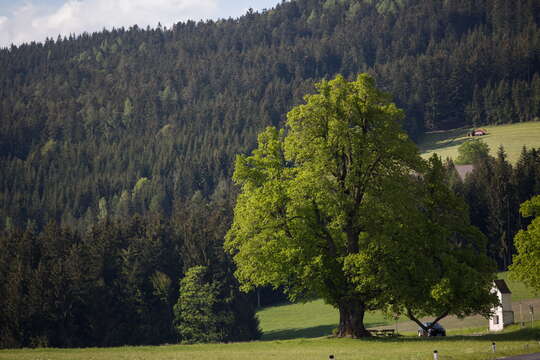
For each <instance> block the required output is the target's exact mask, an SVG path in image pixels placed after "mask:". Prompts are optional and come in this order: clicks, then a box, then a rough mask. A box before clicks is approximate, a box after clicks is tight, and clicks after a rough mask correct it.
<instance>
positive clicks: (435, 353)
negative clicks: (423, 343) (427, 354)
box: [433, 350, 439, 360]
mask: <svg viewBox="0 0 540 360" xmlns="http://www.w3.org/2000/svg"><path fill="white" fill-rule="evenodd" d="M433 360H439V352H438V351H437V350H435V351H433Z"/></svg>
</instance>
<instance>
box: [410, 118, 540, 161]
mask: <svg viewBox="0 0 540 360" xmlns="http://www.w3.org/2000/svg"><path fill="white" fill-rule="evenodd" d="M485 128H486V129H487V130H488V134H487V135H485V136H481V137H475V139H481V140H482V141H484V142H485V143H487V144H488V145H489V148H490V153H491V155H495V154H496V152H497V149H498V148H499V147H500V146H501V145H502V146H503V147H504V149H505V151H506V153H507V155H508V160H509V161H510V162H511V163H514V164H515V163H516V162H517V160H518V159H519V155H520V154H521V151H522V150H523V147H524V146H526V147H527V148H529V149H530V148H540V122H527V123H519V124H509V125H497V126H487V127H485ZM469 132H470V128H461V129H454V130H447V131H436V132H428V133H426V134H425V135H424V136H423V137H422V140H421V141H420V142H419V145H418V146H419V147H420V151H421V153H422V156H423V157H425V158H427V157H429V156H431V154H434V153H436V154H438V155H439V156H441V157H442V158H443V159H446V158H451V159H455V158H457V155H458V152H457V150H458V148H459V146H460V145H461V144H463V143H464V142H465V141H469V140H471V139H472V138H471V137H469V136H467V133H469Z"/></svg>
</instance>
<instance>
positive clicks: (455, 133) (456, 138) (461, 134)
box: [422, 129, 470, 152]
mask: <svg viewBox="0 0 540 360" xmlns="http://www.w3.org/2000/svg"><path fill="white" fill-rule="evenodd" d="M469 131H470V130H469V129H454V130H450V131H445V132H444V133H441V134H440V135H439V136H433V137H432V139H431V140H430V142H429V143H424V144H422V151H426V152H427V151H434V150H438V149H441V148H446V147H449V146H459V145H461V144H463V143H464V142H466V141H468V140H470V138H466V136H467V133H468V132H469Z"/></svg>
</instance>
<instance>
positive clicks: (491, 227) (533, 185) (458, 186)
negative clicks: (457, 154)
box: [446, 140, 540, 271]
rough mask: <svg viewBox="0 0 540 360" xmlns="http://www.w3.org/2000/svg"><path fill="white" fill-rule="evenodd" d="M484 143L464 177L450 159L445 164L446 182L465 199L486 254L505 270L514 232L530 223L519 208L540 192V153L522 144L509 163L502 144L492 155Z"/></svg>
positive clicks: (512, 250)
mask: <svg viewBox="0 0 540 360" xmlns="http://www.w3.org/2000/svg"><path fill="white" fill-rule="evenodd" d="M475 142H479V143H481V141H478V140H476V141H475ZM484 145H485V146H480V147H478V148H477V149H476V150H475V151H476V152H475V153H474V155H473V156H472V158H470V159H471V162H472V164H473V166H474V168H473V169H474V170H473V171H472V172H471V173H470V174H468V175H467V176H466V177H465V179H462V178H461V177H460V176H459V175H458V174H457V172H456V170H455V165H454V163H453V162H452V161H448V162H447V164H446V166H447V167H448V169H449V175H448V177H449V183H450V184H451V187H452V189H453V190H454V191H455V192H456V193H457V194H459V195H461V196H462V197H463V198H464V199H465V201H466V203H467V205H468V207H469V213H470V218H471V222H472V224H473V225H475V226H476V227H478V228H479V229H480V230H481V231H482V232H483V233H484V234H485V235H486V236H487V238H488V248H487V251H488V254H489V256H490V257H491V258H492V259H494V260H495V261H496V262H497V267H498V269H499V270H501V271H505V270H507V269H508V267H509V265H510V264H511V263H512V255H514V254H515V252H516V249H515V246H514V237H515V235H516V234H517V233H518V231H519V230H521V229H525V228H526V227H527V226H528V225H529V222H530V221H529V220H527V219H525V218H523V217H521V216H520V212H519V207H520V205H521V204H522V203H524V202H525V201H527V200H529V199H531V198H532V197H533V196H535V195H538V194H540V153H539V149H535V148H531V149H527V148H526V147H524V148H523V150H522V152H521V155H520V157H519V160H518V162H517V163H516V164H515V165H512V164H511V163H510V162H508V160H507V157H506V153H505V151H504V147H503V146H501V147H499V149H497V150H496V153H495V154H494V155H492V154H490V151H489V148H488V147H487V145H486V144H484ZM479 149H483V150H481V151H480V150H479Z"/></svg>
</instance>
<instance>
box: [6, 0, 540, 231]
mask: <svg viewBox="0 0 540 360" xmlns="http://www.w3.org/2000/svg"><path fill="white" fill-rule="evenodd" d="M539 24H540V4H539V3H538V2H536V1H528V0H519V1H513V0H496V1H485V0H475V1H463V0H449V1H435V2H432V1H421V0H400V1H390V0H380V1H367V0H343V1H337V0H294V1H289V2H283V3H281V4H279V5H278V6H276V8H275V9H272V10H269V11H266V12H263V13H254V12H249V13H247V14H246V15H245V16H242V17H241V18H239V19H228V20H220V21H208V22H199V23H195V22H192V21H189V22H186V23H178V24H176V25H174V26H173V28H171V29H165V28H161V27H159V28H156V29H150V28H147V29H141V28H138V27H137V26H133V27H131V28H129V29H124V28H120V29H114V30H112V31H103V32H99V33H94V34H83V35H80V36H77V37H74V36H72V37H70V38H64V39H61V38H59V39H57V40H56V41H54V40H52V39H50V40H48V41H46V42H45V43H43V44H41V43H40V44H35V43H32V44H25V45H22V46H19V47H11V48H9V49H1V50H0V69H2V70H1V71H0V98H1V102H0V118H1V119H2V121H1V122H0V174H1V175H0V184H1V186H0V198H1V199H2V200H1V202H0V218H2V219H7V220H9V221H6V223H9V224H14V225H19V226H25V224H26V223H27V221H28V220H32V221H33V223H35V224H36V226H37V227H38V228H41V227H42V226H43V225H44V224H46V223H47V222H48V221H50V220H57V221H61V222H62V223H64V224H66V225H70V226H77V227H79V228H80V229H84V228H86V227H87V226H88V224H92V223H93V222H95V221H96V220H97V219H98V218H99V216H100V214H104V213H107V214H108V215H109V216H115V217H118V218H122V217H125V216H130V215H132V214H134V213H146V212H149V211H150V212H158V213H162V214H165V216H170V215H171V211H172V209H173V208H174V207H175V206H180V204H182V202H183V201H184V200H185V198H186V197H190V196H191V195H192V194H193V193H194V192H196V191H201V192H202V193H203V194H204V195H209V194H211V193H212V192H213V191H214V189H215V188H216V187H217V185H218V184H219V183H220V182H221V183H223V182H224V181H225V182H227V181H228V179H229V177H230V175H231V168H232V164H233V159H234V156H235V154H237V153H239V152H246V151H248V150H249V149H251V148H252V147H253V146H254V144H255V138H256V134H257V133H258V132H259V131H260V130H262V129H263V128H264V127H265V126H268V125H276V124H280V123H281V122H282V121H283V119H284V117H285V114H286V112H287V111H288V110H289V109H290V108H291V106H292V105H294V104H297V103H299V102H301V101H302V100H301V99H302V96H303V95H304V94H306V92H308V91H310V90H311V89H312V87H313V83H314V82H315V81H317V80H318V79H321V78H329V77H333V76H334V75H335V74H336V73H342V74H344V75H345V76H347V77H353V76H355V74H356V73H358V72H362V71H369V72H371V73H373V74H374V75H375V77H376V78H377V80H378V83H379V85H380V86H382V87H384V88H385V89H386V90H387V91H388V92H390V93H391V94H392V95H393V96H394V97H395V99H396V101H397V103H398V105H399V106H400V107H402V108H404V109H405V111H406V114H407V117H406V119H405V123H404V127H405V129H406V130H407V131H408V132H409V134H410V135H411V136H412V137H413V138H417V137H418V136H420V135H421V134H422V133H423V132H424V131H425V130H426V129H427V130H435V129H448V128H456V127H459V126H465V125H468V124H472V123H478V122H479V121H480V119H482V121H485V122H486V123H500V122H509V121H513V122H518V121H528V120H530V119H533V118H534V117H538V116H540V102H539V100H538V99H540V74H539V73H538V69H540V30H539ZM100 204H101V205H100ZM0 226H5V224H4V223H2V224H0Z"/></svg>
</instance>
